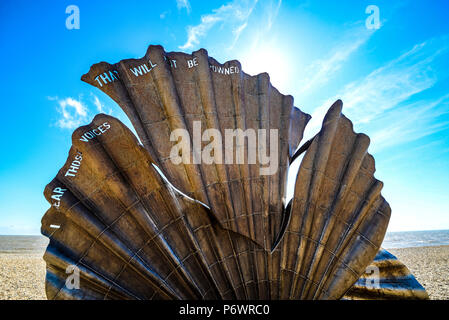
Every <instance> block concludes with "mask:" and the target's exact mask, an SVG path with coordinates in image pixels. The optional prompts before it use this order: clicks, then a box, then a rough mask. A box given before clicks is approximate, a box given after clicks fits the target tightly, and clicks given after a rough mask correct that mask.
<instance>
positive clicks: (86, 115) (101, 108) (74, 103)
mask: <svg viewBox="0 0 449 320" xmlns="http://www.w3.org/2000/svg"><path fill="white" fill-rule="evenodd" d="M91 95H92V97H93V98H92V101H91V102H92V103H93V105H94V106H95V109H96V111H97V112H105V105H104V104H103V103H102V102H101V101H100V99H99V98H98V97H97V96H96V95H94V94H91ZM47 99H48V100H50V101H56V103H57V106H56V111H57V113H58V115H59V118H58V120H57V121H56V123H55V125H56V126H57V127H59V128H61V129H74V128H77V127H79V126H80V125H83V124H86V123H87V122H89V121H90V119H91V118H92V117H93V116H94V115H95V113H96V112H93V111H92V109H89V107H88V106H87V105H86V103H85V102H84V101H83V100H82V96H80V97H78V99H76V98H73V97H66V98H59V97H47ZM111 113H112V109H110V108H109V112H108V114H111Z"/></svg>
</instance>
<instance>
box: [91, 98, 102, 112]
mask: <svg viewBox="0 0 449 320" xmlns="http://www.w3.org/2000/svg"><path fill="white" fill-rule="evenodd" d="M93 97H94V105H95V106H96V107H97V111H98V112H103V110H104V104H103V103H102V102H101V101H100V99H98V97H97V96H96V95H93Z"/></svg>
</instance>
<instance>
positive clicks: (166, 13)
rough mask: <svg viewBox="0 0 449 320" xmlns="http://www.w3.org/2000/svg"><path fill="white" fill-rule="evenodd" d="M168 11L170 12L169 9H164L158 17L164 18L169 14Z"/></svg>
mask: <svg viewBox="0 0 449 320" xmlns="http://www.w3.org/2000/svg"><path fill="white" fill-rule="evenodd" d="M170 13H171V10H165V11H164V12H162V13H161V14H160V15H159V18H161V19H165V18H166V17H167V15H169V14H170Z"/></svg>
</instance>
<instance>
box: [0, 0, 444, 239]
mask: <svg viewBox="0 0 449 320" xmlns="http://www.w3.org/2000/svg"><path fill="white" fill-rule="evenodd" d="M72 4H73V5H77V6H78V7H79V9H80V29H79V30H68V29H67V28H66V24H65V21H66V18H67V17H68V14H66V13H65V11H66V7H67V6H68V5H72ZM368 5H376V6H377V7H378V8H379V13H380V22H381V25H380V28H379V29H377V30H373V29H367V28H366V25H365V20H366V19H367V18H368V16H369V14H366V13H365V9H366V7H367V6H368ZM448 11H449V2H448V1H421V0H419V1H418V0H413V1H377V0H371V1H355V0H354V1H321V0H320V1H285V0H284V1H282V2H281V1H277V0H273V1H264V0H259V1H254V0H253V1H241V2H237V1H230V2H221V1H215V0H211V1H193V0H189V1H187V0H184V1H181V0H178V1H175V0H172V1H165V2H162V1H157V2H156V1H154V2H153V1H107V2H106V1H92V0H91V1H75V0H74V1H70V2H67V1H6V0H3V1H1V2H0V39H1V43H2V50H1V51H0V58H1V60H2V61H3V63H2V77H1V80H0V81H1V86H0V88H1V89H0V90H1V93H2V99H3V103H2V107H1V110H2V118H3V121H2V131H3V136H2V139H0V144H1V148H0V150H1V160H0V234H38V233H39V228H40V219H41V217H42V215H43V214H44V213H45V211H46V210H47V209H48V208H49V205H48V203H47V202H46V201H45V199H44V197H43V195H42V192H43V189H44V187H45V185H46V184H47V183H48V182H50V181H51V179H52V178H53V177H54V176H55V175H56V173H57V171H58V169H59V168H60V167H61V166H62V165H63V164H64V162H65V160H66V156H67V153H68V150H69V148H70V144H71V140H70V137H71V133H72V131H73V130H74V128H76V127H77V126H78V125H82V124H86V123H88V122H90V120H91V118H92V117H93V116H94V115H95V114H96V113H98V112H100V111H101V112H105V113H110V114H112V115H113V116H115V117H118V118H119V119H121V120H122V121H124V122H125V123H126V124H128V125H129V121H128V120H127V119H126V117H125V115H124V113H123V112H122V111H121V109H120V108H119V107H118V106H117V105H116V104H115V103H114V102H113V101H112V100H111V99H109V98H108V97H107V96H106V95H104V94H103V93H101V92H100V91H99V90H97V89H95V88H93V87H91V86H89V85H87V84H85V83H83V82H81V80H80V77H81V75H82V74H84V73H85V72H87V71H88V70H89V67H90V65H91V64H93V63H96V62H99V61H108V62H110V63H114V62H117V61H119V60H121V59H125V58H139V57H141V56H143V54H144V53H145V51H146V48H147V46H148V45H149V44H161V45H163V46H164V48H165V49H166V51H186V52H191V51H193V50H196V49H198V48H202V47H204V48H206V49H207V50H208V52H209V55H211V56H213V57H215V58H216V59H217V60H218V61H220V62H224V61H226V60H232V59H238V60H240V62H241V63H242V67H243V70H244V71H245V72H247V73H250V74H257V73H259V72H264V71H267V72H268V73H269V74H270V76H271V80H272V83H273V84H274V85H275V86H276V87H277V88H278V89H280V91H281V92H283V93H285V94H291V95H293V96H294V98H295V105H296V106H298V107H300V108H301V109H302V110H303V111H305V112H308V113H310V114H311V115H312V116H313V120H312V122H311V123H310V124H309V127H308V129H307V132H306V134H307V136H309V137H310V136H312V135H313V134H315V133H316V132H317V131H318V130H319V127H320V124H321V121H322V117H323V115H324V112H325V111H326V110H327V108H328V107H329V106H330V104H331V102H333V101H334V100H336V99H337V98H341V99H342V100H343V103H344V108H343V112H344V113H345V114H346V115H347V116H348V117H349V118H350V119H351V120H352V121H353V122H354V129H355V131H357V132H364V133H367V134H368V135H369V136H370V137H371V146H370V152H371V153H373V154H374V156H375V158H376V167H377V172H376V177H377V178H378V179H380V180H382V181H384V182H385V187H384V190H383V194H384V196H385V198H386V199H387V200H388V202H389V203H390V205H391V207H392V218H391V221H390V226H389V230H390V231H402V230H427V229H449V90H448V89H449V77H448V76H449V72H448V70H449V22H448V20H447V14H448Z"/></svg>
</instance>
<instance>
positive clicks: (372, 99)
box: [307, 39, 449, 151]
mask: <svg viewBox="0 0 449 320" xmlns="http://www.w3.org/2000/svg"><path fill="white" fill-rule="evenodd" d="M448 48H449V46H448V45H447V42H445V41H443V40H442V39H431V40H428V41H425V42H423V43H420V44H417V45H415V46H414V47H413V48H412V49H410V50H409V51H407V52H405V53H404V54H402V55H400V56H399V57H397V58H396V59H393V60H391V61H390V62H388V63H386V64H385V65H383V66H381V67H379V68H377V69H375V70H374V71H372V72H371V73H369V74H368V75H367V76H365V77H364V78H362V79H359V80H357V81H353V82H351V83H349V84H348V85H346V86H345V87H344V89H343V90H342V91H341V92H340V94H338V95H337V96H335V97H333V98H331V99H328V100H326V101H325V102H324V103H323V104H322V105H321V106H320V107H318V108H317V109H316V110H315V111H314V112H313V113H312V117H313V118H312V121H311V122H310V123H309V126H308V128H307V137H308V138H310V137H311V136H312V135H313V134H314V133H316V132H317V131H318V130H319V128H320V126H321V122H322V119H323V116H324V114H325V112H326V111H327V109H328V108H329V107H330V105H331V104H332V103H333V102H334V101H335V100H336V99H338V98H340V99H342V101H343V103H344V107H343V112H344V113H345V114H346V115H347V116H348V117H349V118H351V119H352V120H353V122H354V124H355V126H356V127H358V129H360V128H362V129H369V131H370V136H371V138H372V139H371V140H372V148H371V150H372V151H373V150H374V151H379V150H381V149H384V148H387V147H391V146H394V145H398V144H400V143H404V142H408V141H413V140H416V139H419V138H422V137H425V136H427V135H430V134H432V133H435V132H438V131H441V130H444V129H447V128H448V124H447V123H446V122H444V121H443V122H441V121H440V122H437V123H434V122H435V121H436V120H437V118H438V117H440V116H441V115H443V114H445V112H446V110H447V105H448V99H449V96H448V95H445V96H442V97H440V98H437V99H434V100H433V101H429V100H426V99H421V100H416V99H415V100H414V101H413V102H409V99H410V98H411V97H413V96H415V95H417V94H418V93H421V92H423V91H425V90H427V89H429V88H431V87H433V86H434V85H435V83H436V82H437V81H438V75H437V72H436V69H437V67H436V66H435V63H436V62H435V61H436V59H437V58H438V57H440V56H442V55H444V54H446V53H447V51H448Z"/></svg>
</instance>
